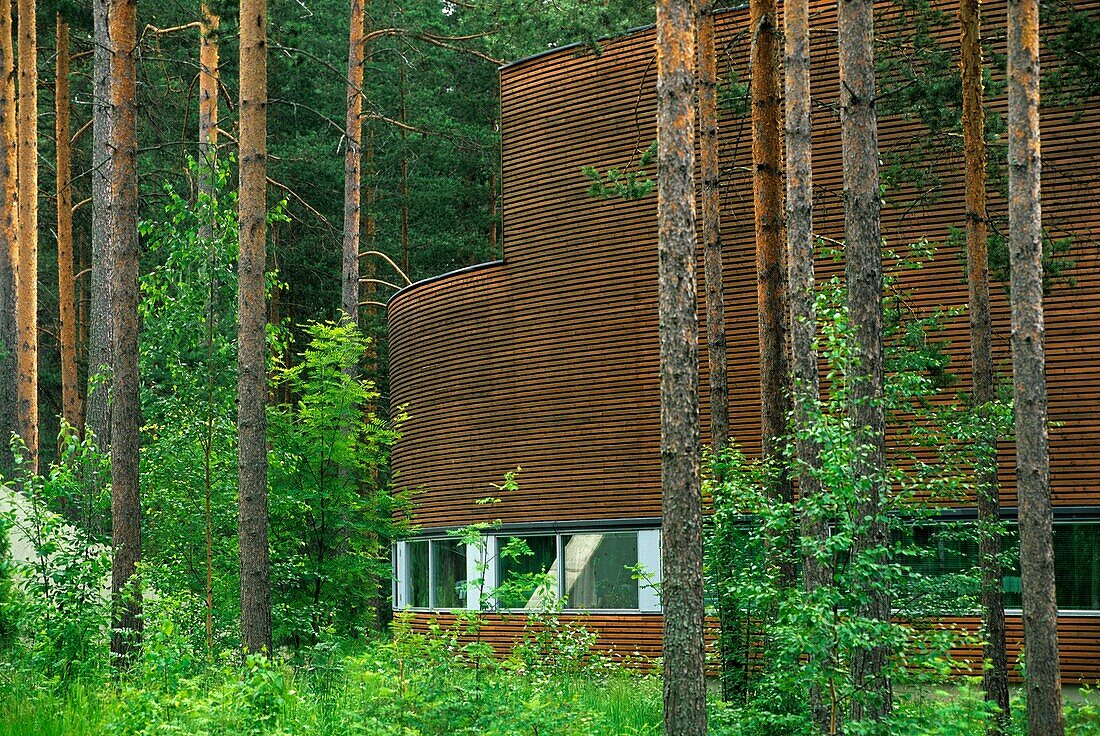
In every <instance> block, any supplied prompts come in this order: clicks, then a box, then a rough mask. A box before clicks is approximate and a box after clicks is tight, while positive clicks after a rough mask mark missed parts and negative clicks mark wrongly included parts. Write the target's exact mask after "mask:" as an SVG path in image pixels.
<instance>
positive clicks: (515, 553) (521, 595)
mask: <svg viewBox="0 0 1100 736" xmlns="http://www.w3.org/2000/svg"><path fill="white" fill-rule="evenodd" d="M497 544H498V547H497V557H498V567H497V570H498V572H499V577H498V583H499V588H498V589H497V592H496V598H497V603H498V604H499V605H500V607H501V608H545V607H546V606H548V605H553V604H554V603H555V602H556V600H557V596H558V539H557V537H556V536H554V535H537V536H536V535H532V536H521V537H504V538H501V539H498V540H497Z"/></svg>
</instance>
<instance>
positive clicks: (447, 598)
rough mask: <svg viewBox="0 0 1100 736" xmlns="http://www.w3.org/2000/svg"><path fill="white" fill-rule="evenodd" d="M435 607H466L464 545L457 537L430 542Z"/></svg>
mask: <svg viewBox="0 0 1100 736" xmlns="http://www.w3.org/2000/svg"><path fill="white" fill-rule="evenodd" d="M432 586H433V588H434V590H435V604H434V605H435V608H465V607H466V545H465V544H463V543H462V542H460V541H458V540H457V539H437V540H434V541H433V542H432Z"/></svg>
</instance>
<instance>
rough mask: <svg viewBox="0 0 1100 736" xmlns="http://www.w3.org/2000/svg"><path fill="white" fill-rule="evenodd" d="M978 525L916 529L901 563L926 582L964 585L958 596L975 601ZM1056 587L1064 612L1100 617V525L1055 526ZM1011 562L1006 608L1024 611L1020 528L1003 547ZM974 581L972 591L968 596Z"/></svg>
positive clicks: (1008, 532) (1010, 529) (1012, 529)
mask: <svg viewBox="0 0 1100 736" xmlns="http://www.w3.org/2000/svg"><path fill="white" fill-rule="evenodd" d="M972 524H973V522H966V521H955V522H950V523H944V524H925V525H917V526H914V527H911V528H910V529H909V530H908V531H907V539H905V540H904V541H907V542H910V543H911V544H912V549H913V554H908V555H904V556H903V557H902V559H901V560H899V561H900V562H902V563H903V564H905V565H906V566H907V567H908V568H910V569H911V570H913V571H914V572H916V573H918V574H920V575H922V576H925V577H927V578H934V579H937V580H941V581H942V580H946V579H948V578H952V577H954V578H957V579H959V580H960V581H962V582H961V583H960V590H959V591H958V592H959V593H966V594H968V595H969V596H970V597H971V598H972V599H974V600H976V598H977V594H978V581H977V578H976V577H975V576H974V575H973V574H972V573H973V571H974V570H975V568H977V566H978V543H977V540H976V539H975V537H974V532H973V526H972ZM1053 529H1054V540H1053V541H1054V585H1055V589H1056V595H1057V601H1058V609H1059V610H1061V611H1064V612H1074V611H1100V520H1096V521H1091V520H1090V521H1070V520H1055V522H1054V527H1053ZM1001 548H1002V550H1003V551H1004V553H1005V557H1006V562H1007V564H1006V566H1005V573H1004V578H1003V580H1004V594H1005V597H1004V603H1005V608H1007V609H1009V610H1014V609H1019V608H1020V607H1021V606H1022V605H1023V599H1022V597H1021V593H1022V585H1021V580H1020V562H1019V550H1020V538H1019V530H1018V527H1017V525H1016V524H1015V523H1014V522H1013V523H1009V524H1007V525H1006V529H1005V537H1004V540H1003V541H1002V545H1001ZM966 581H969V588H970V589H969V590H965V589H964V588H965V587H966V584H967V583H966Z"/></svg>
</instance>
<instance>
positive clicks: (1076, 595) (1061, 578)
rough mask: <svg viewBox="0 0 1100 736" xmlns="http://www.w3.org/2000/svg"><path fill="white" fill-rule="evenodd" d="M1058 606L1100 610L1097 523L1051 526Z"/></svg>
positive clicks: (1068, 608) (1099, 545) (1099, 527)
mask: <svg viewBox="0 0 1100 736" xmlns="http://www.w3.org/2000/svg"><path fill="white" fill-rule="evenodd" d="M1054 586H1055V590H1056V595H1057V597H1058V608H1061V609H1066V610H1082V609H1085V610H1092V611H1096V610H1100V524H1089V523H1084V524H1055V525H1054Z"/></svg>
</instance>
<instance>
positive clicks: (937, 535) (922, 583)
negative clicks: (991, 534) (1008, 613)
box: [893, 519, 980, 616]
mask: <svg viewBox="0 0 1100 736" xmlns="http://www.w3.org/2000/svg"><path fill="white" fill-rule="evenodd" d="M899 521H901V522H903V523H902V524H901V525H899V526H898V527H896V528H895V530H894V532H893V536H894V541H895V542H896V543H899V544H900V545H901V552H900V553H898V554H897V556H896V558H895V561H896V562H898V563H899V564H900V565H901V566H902V574H903V576H904V577H902V578H901V579H900V580H899V581H898V582H899V583H900V584H901V585H900V588H899V592H898V595H897V596H896V597H895V599H894V601H893V604H894V606H895V607H896V608H897V610H898V611H899V612H900V613H902V614H903V615H915V616H925V615H950V614H964V613H970V612H973V611H975V610H976V609H977V606H978V592H979V586H980V581H979V578H978V575H977V570H976V568H977V564H978V543H977V540H976V539H975V538H974V526H973V523H972V522H962V523H953V522H943V523H933V524H927V523H926V524H920V525H905V523H904V521H905V520H904V519H899Z"/></svg>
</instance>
